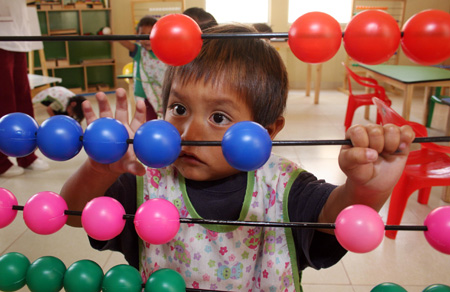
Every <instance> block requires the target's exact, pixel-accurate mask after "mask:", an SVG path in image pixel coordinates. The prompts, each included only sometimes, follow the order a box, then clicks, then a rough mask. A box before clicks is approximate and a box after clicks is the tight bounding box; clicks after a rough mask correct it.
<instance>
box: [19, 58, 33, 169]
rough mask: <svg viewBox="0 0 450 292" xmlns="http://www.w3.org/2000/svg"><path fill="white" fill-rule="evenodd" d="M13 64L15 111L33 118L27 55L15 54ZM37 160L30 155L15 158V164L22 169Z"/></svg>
mask: <svg viewBox="0 0 450 292" xmlns="http://www.w3.org/2000/svg"><path fill="white" fill-rule="evenodd" d="M14 54H15V64H14V92H15V97H16V111H18V112H22V113H25V114H27V115H29V116H31V117H33V118H34V109H33V103H32V102H31V90H30V83H29V81H28V75H27V74H28V73H27V54H26V53H19V52H16V53H14ZM36 159H37V156H36V154H34V152H33V153H31V154H30V155H27V156H25V157H20V158H17V164H18V165H19V166H21V167H23V168H26V167H28V166H30V165H31V164H32V163H33V162H34V161H35V160H36Z"/></svg>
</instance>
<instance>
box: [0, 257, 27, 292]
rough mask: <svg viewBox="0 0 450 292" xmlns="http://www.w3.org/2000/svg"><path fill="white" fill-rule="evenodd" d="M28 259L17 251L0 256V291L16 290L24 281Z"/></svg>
mask: <svg viewBox="0 0 450 292" xmlns="http://www.w3.org/2000/svg"><path fill="white" fill-rule="evenodd" d="M29 266H30V261H29V260H28V258H27V257H26V256H24V255H23V254H21V253H18V252H10V253H7V254H4V255H2V256H0V291H17V290H19V289H20V288H22V287H23V286H25V283H26V275H27V270H28V267H29Z"/></svg>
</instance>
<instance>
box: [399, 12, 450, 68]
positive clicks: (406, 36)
mask: <svg viewBox="0 0 450 292" xmlns="http://www.w3.org/2000/svg"><path fill="white" fill-rule="evenodd" d="M402 49H403V51H404V53H405V55H406V56H407V57H408V58H409V59H411V60H412V61H414V62H416V63H418V64H422V65H434V64H438V63H441V62H443V61H445V60H447V59H448V58H450V14H449V13H447V12H444V11H441V10H435V9H431V10H424V11H422V12H419V13H417V14H415V15H413V16H412V17H411V18H410V19H408V21H407V22H406V23H405V25H403V37H402Z"/></svg>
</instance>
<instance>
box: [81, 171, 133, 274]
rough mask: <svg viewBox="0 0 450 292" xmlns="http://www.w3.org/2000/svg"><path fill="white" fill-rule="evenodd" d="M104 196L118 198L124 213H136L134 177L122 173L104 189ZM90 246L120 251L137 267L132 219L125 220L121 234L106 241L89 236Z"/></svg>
mask: <svg viewBox="0 0 450 292" xmlns="http://www.w3.org/2000/svg"><path fill="white" fill-rule="evenodd" d="M105 196H108V197H112V198H114V199H116V200H118V201H119V202H120V203H121V204H122V205H123V207H124V208H125V212H126V214H135V213H136V177H135V176H134V175H131V174H123V175H121V176H120V177H119V179H118V180H117V181H116V182H115V183H114V184H113V185H112V186H111V187H110V188H109V189H108V190H107V191H106V193H105ZM89 241H90V244H91V246H92V247H93V248H94V249H97V250H112V251H118V252H121V253H122V254H123V255H124V256H125V259H126V260H127V262H128V263H129V264H130V265H131V266H133V267H135V268H136V269H139V241H138V235H137V233H136V229H135V228H134V224H133V220H127V221H126V223H125V227H124V229H123V231H122V233H121V234H119V235H118V236H116V237H115V238H113V239H111V240H108V241H99V240H95V239H93V238H91V237H89Z"/></svg>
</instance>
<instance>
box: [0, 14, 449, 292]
mask: <svg viewBox="0 0 450 292" xmlns="http://www.w3.org/2000/svg"><path fill="white" fill-rule="evenodd" d="M370 23H372V24H373V23H376V24H377V26H378V29H376V30H372V29H370V28H369V26H370V25H369V24H370ZM313 27H316V28H317V27H318V28H319V29H318V30H315V29H313ZM430 27H433V30H432V31H430V30H429V28H430ZM449 31H450V15H449V14H448V13H445V12H442V11H437V10H427V11H423V12H420V13H418V14H416V15H414V16H413V17H411V18H410V19H409V20H408V21H407V22H406V23H405V25H404V27H403V31H402V32H400V30H399V28H398V26H397V23H396V22H395V20H393V18H391V17H390V16H389V15H388V14H386V13H384V12H381V11H376V10H372V11H365V12H362V13H359V14H358V15H356V16H355V17H354V18H353V19H352V20H351V21H350V22H349V24H348V26H347V28H346V30H345V32H344V33H343V32H341V30H340V27H339V24H338V23H337V22H336V21H335V20H334V19H333V18H331V17H330V16H328V15H326V14H324V13H319V12H313V13H308V14H305V15H304V16H301V17H299V18H298V19H297V21H295V22H294V23H293V25H292V27H291V28H290V30H289V33H266V34H258V33H254V34H221V35H214V34H202V33H201V31H200V29H199V28H198V26H197V25H196V24H195V23H194V22H193V21H192V20H191V19H189V18H187V17H185V16H183V15H178V14H173V15H167V16H165V17H163V18H161V20H160V21H159V22H158V23H157V25H155V27H154V28H153V30H152V33H151V35H150V36H114V35H102V36H60V37H54V36H52V37H0V41H43V40H46V41H61V40H69V41H96V40H140V39H147V38H148V37H150V40H151V41H152V47H153V50H154V52H155V54H156V55H157V56H158V58H159V59H161V60H162V61H164V62H165V63H167V64H170V65H174V66H179V65H184V64H187V63H189V62H190V61H192V60H193V59H194V58H195V57H196V56H197V54H198V53H199V51H200V49H201V46H202V39H206V38H239V37H242V38H249V37H255V38H273V37H281V38H288V43H289V46H290V48H291V50H292V52H293V53H294V55H296V56H297V57H298V58H299V59H300V60H301V61H304V62H307V63H321V62H325V61H327V60H329V59H330V58H332V57H333V56H334V55H335V54H336V52H337V50H338V49H339V47H340V43H341V40H342V39H343V41H344V46H345V49H346V51H347V53H348V54H349V55H350V57H352V58H353V59H354V60H355V61H357V62H361V63H365V64H379V63H382V62H384V61H386V60H388V59H389V58H390V57H391V56H392V55H393V54H394V53H395V51H396V49H397V48H398V46H399V44H400V43H401V46H402V48H403V50H404V52H405V54H406V55H407V56H408V57H409V58H410V59H411V60H413V61H415V62H417V63H420V64H423V65H430V64H437V63H439V62H442V61H444V60H446V59H448V58H449V57H450V45H448V44H450V42H449V40H450V34H449ZM167 36H169V37H167ZM435 42H438V43H440V46H439V47H437V48H436V47H435V46H434V45H433V44H434V43H435ZM446 44H447V46H446ZM180 50H182V51H180ZM97 121H98V122H97ZM97 121H96V122H94V123H91V124H90V128H89V127H88V129H86V132H85V133H84V135H83V136H82V131H81V127H80V126H79V125H77V124H76V123H74V121H72V120H71V119H70V118H67V117H55V118H51V119H48V120H47V121H46V122H44V123H43V124H42V126H41V127H38V126H37V123H36V122H35V121H34V120H32V119H31V118H30V117H28V116H26V115H21V114H17V113H16V114H10V115H7V116H4V117H2V119H0V138H1V139H0V150H1V151H2V152H3V153H5V154H6V155H9V156H15V157H20V156H25V155H27V154H28V153H31V152H33V151H34V150H35V149H36V147H39V149H40V150H41V151H42V152H43V153H44V155H46V156H47V157H49V158H50V159H54V160H58V161H64V160H67V159H70V158H72V157H74V156H75V155H76V154H77V153H78V152H79V151H80V149H81V147H82V146H84V147H85V150H86V152H87V154H88V155H89V156H90V157H91V158H92V159H94V160H96V161H98V162H101V163H112V162H114V161H117V160H118V159H120V158H121V157H122V155H123V153H124V151H126V149H127V148H128V146H129V144H131V143H133V147H135V148H134V149H135V151H136V154H137V156H138V158H139V159H140V160H141V161H142V162H143V163H144V164H145V165H148V166H151V167H161V166H164V165H168V164H171V163H172V162H173V160H174V159H176V157H177V155H178V154H177V153H179V150H178V149H179V148H180V147H181V145H193V146H222V148H223V152H224V156H225V157H226V158H227V161H228V162H229V163H230V165H232V166H233V167H235V168H237V169H240V170H243V171H249V170H253V169H256V168H258V167H259V166H261V165H262V164H264V163H265V161H266V160H267V158H266V157H267V153H268V152H269V153H270V149H271V146H272V145H277V146H283V145H348V144H349V143H350V142H349V141H348V140H323V141H279V142H277V141H275V142H271V141H267V136H266V133H264V131H263V129H262V130H261V129H260V128H261V127H260V126H259V125H255V124H254V123H242V124H236V127H230V131H229V132H227V133H226V135H225V136H224V140H222V142H219V141H202V142H200V141H181V139H180V138H179V136H177V135H176V133H171V132H173V129H172V128H171V126H170V125H168V124H167V123H164V122H163V121H154V122H148V123H146V124H144V125H143V126H142V128H141V129H139V130H138V132H137V133H136V136H137V137H135V138H134V139H133V140H130V139H129V138H128V136H127V134H126V131H125V132H124V131H123V128H122V127H123V125H120V123H117V121H113V120H111V119H99V120H97ZM17 126H18V127H19V130H18V131H15V130H14V129H15V128H17ZM59 127H62V129H63V131H64V133H65V134H68V136H69V137H68V138H61V137H57V135H56V132H57V130H56V129H59ZM105 129H106V130H107V131H109V132H110V133H112V134H113V136H115V137H114V138H113V140H109V141H107V143H110V144H111V145H113V144H114V146H115V147H112V149H111V150H110V151H98V147H96V145H95V144H96V142H97V141H95V140H96V138H97V137H99V135H98V133H100V132H102V131H104V130H105ZM249 129H250V130H249ZM155 132H156V133H158V134H157V135H156V134H154V133H155ZM247 132H251V133H257V134H256V135H250V136H251V137H250V139H247V138H245V139H243V137H244V136H245V135H248V134H247ZM161 133H163V135H161ZM243 133H244V134H243ZM140 135H142V137H145V138H146V139H148V138H149V137H153V139H154V141H152V143H151V144H152V145H153V144H154V145H156V146H157V147H160V148H158V149H161V150H162V149H166V150H167V151H166V152H165V155H158V156H161V157H162V158H161V157H153V156H152V155H151V153H150V154H149V153H146V152H145V151H144V150H143V149H140V147H139V144H140V143H139V139H140ZM152 135H153V136H152ZM157 136H158V137H161V136H163V138H162V140H160V141H159V140H158V139H156V137H157ZM166 137H169V138H167V139H166ZM52 139H59V140H58V143H63V145H64V147H59V148H61V149H62V151H61V150H60V149H55V148H53V147H52V145H51V144H56V143H53V140H52ZM255 139H257V140H258V141H263V142H262V143H258V144H261V145H263V146H261V147H257V148H255V147H254V144H255V143H254V141H255ZM244 140H246V141H253V142H250V143H249V145H248V148H247V146H246V147H241V146H242V143H243V142H244ZM269 140H270V138H269ZM449 140H450V139H449V137H429V138H424V139H416V141H415V142H416V143H426V142H427V141H428V142H438V141H440V142H442V141H449ZM46 141H47V142H46ZM118 141H119V142H120V143H117V142H118ZM238 143H240V144H239V147H236V146H233V145H238ZM60 145H61V144H60ZM136 145H137V146H136ZM237 148H243V149H245V148H247V151H250V152H242V153H240V152H239V151H238V150H240V149H237ZM124 149H125V150H124ZM227 149H228V150H227ZM249 149H250V150H249ZM103 152H106V155H103V154H104V153H103ZM249 153H255V157H249ZM119 205H120V203H119ZM119 205H117V202H115V201H114V200H109V199H108V198H105V197H104V198H97V199H94V200H92V201H91V202H89V203H88V204H87V205H86V207H85V209H84V210H83V211H82V212H77V211H71V210H67V205H66V204H65V202H64V201H63V200H62V199H61V197H60V196H59V195H58V194H55V193H52V192H40V193H38V194H36V195H34V196H33V197H31V198H30V199H29V200H28V201H27V203H26V204H25V205H24V206H19V205H18V204H17V200H16V199H15V197H14V195H13V194H12V193H11V192H9V191H8V190H6V189H0V209H2V213H1V214H2V215H1V217H0V223H1V224H0V227H1V228H3V227H5V226H7V225H8V224H9V223H11V222H12V221H13V220H14V218H15V216H16V213H17V211H18V210H23V212H24V220H25V222H26V224H27V226H28V227H29V228H30V229H31V230H32V231H34V232H36V233H38V234H50V233H53V232H56V231H57V230H59V229H60V228H61V227H62V226H63V225H64V224H65V222H66V220H67V216H82V221H84V222H85V223H83V227H84V228H85V230H86V232H87V233H88V234H89V235H90V236H92V237H93V238H97V239H101V240H106V239H108V238H112V237H111V236H113V237H114V236H115V235H116V234H117V232H119V233H120V231H121V230H122V228H123V226H122V225H123V224H124V221H125V220H134V222H135V226H136V229H137V232H138V234H139V236H141V237H142V238H143V239H144V240H145V241H147V242H149V243H153V244H161V243H164V242H167V241H170V240H171V238H172V237H173V235H174V232H175V233H176V230H177V228H178V227H179V224H180V223H190V224H220V225H226V224H229V225H249V226H272V227H279V228H321V229H335V233H336V237H337V238H338V240H339V241H340V243H341V245H342V246H344V247H345V248H346V249H348V250H349V251H353V252H368V251H370V250H373V249H374V248H376V247H377V246H378V245H379V243H380V242H381V240H382V237H383V231H384V230H388V229H390V230H415V231H423V232H424V234H425V237H426V239H427V240H428V242H429V243H430V245H432V246H433V247H434V248H435V249H437V250H439V251H441V252H443V253H446V254H450V237H449V236H448V234H450V232H449V228H450V208H449V207H440V208H437V209H435V210H433V211H432V212H431V213H430V214H429V215H428V216H427V218H426V220H425V223H424V225H423V226H392V225H391V226H384V224H383V223H382V221H381V218H380V217H379V215H378V214H377V213H376V212H375V213H374V211H373V210H368V209H366V208H367V207H365V206H358V205H355V206H350V207H348V208H347V209H345V210H343V211H342V212H341V214H340V215H339V216H338V218H337V220H336V222H335V223H329V224H317V223H308V222H304V223H279V222H242V221H241V222H239V221H223V220H199V219H188V218H179V214H178V211H177V209H176V208H175V207H174V206H173V205H171V203H168V202H167V201H163V200H158V199H157V200H150V201H148V202H147V203H145V204H143V205H141V208H140V209H139V210H138V211H137V213H136V214H124V211H123V210H122V209H123V207H122V209H121V206H119ZM103 208H106V209H103ZM369 209H370V208H369ZM103 211H106V214H114V216H111V217H110V216H104V217H102V216H101V214H105V212H103ZM362 214H364V215H362ZM83 217H84V219H83ZM108 220H110V221H108ZM152 220H157V223H158V225H160V226H159V227H161V229H158V230H155V229H154V227H153V228H149V227H148V226H149V224H142V222H146V223H147V222H152ZM356 221H362V222H364V224H363V227H357V226H356V225H357V224H356V223H355V222H356ZM98 222H102V223H101V226H112V227H114V228H111V229H110V228H107V229H106V230H105V229H104V228H102V229H101V228H99V227H98V226H97V225H96V224H97V223H98ZM349 222H350V224H349ZM154 225H155V224H153V226H154ZM369 226H370V228H368V227H369ZM356 228H360V230H358V232H363V233H364V234H365V236H363V237H364V238H365V240H364V242H361V240H355V239H354V237H353V235H354V234H355V230H356ZM369 230H371V231H369ZM366 239H367V240H366ZM27 261H28V260H27V259H26V258H24V257H23V256H22V255H20V254H16V253H11V254H6V255H3V256H2V257H0V269H1V267H11V263H19V265H20V267H18V268H17V269H16V271H18V272H17V273H16V274H15V273H12V274H8V275H7V276H6V279H3V278H0V279H1V280H2V281H0V284H1V285H2V286H1V287H0V289H4V290H5V291H15V290H17V289H20V288H21V287H22V286H23V285H25V281H26V282H27V285H29V287H35V288H34V289H36V291H37V289H39V288H38V287H39V286H40V285H42V282H45V281H47V284H48V287H46V288H45V289H47V290H46V291H58V290H59V289H61V288H62V285H63V284H62V283H63V278H64V284H66V283H65V281H66V280H65V279H69V280H67V281H68V282H71V281H72V282H80V279H81V278H82V277H83V275H85V274H86V273H85V272H84V271H85V270H90V271H91V272H89V274H96V275H100V274H99V272H98V268H97V267H96V266H95V263H93V262H89V261H84V262H83V263H81V261H80V262H77V263H74V265H72V266H71V267H69V269H67V270H66V269H65V267H62V266H61V265H60V264H59V263H58V260H57V259H56V260H55V258H51V257H44V258H40V259H38V260H36V261H35V262H34V263H33V264H30V263H29V261H28V262H27ZM75 264H76V265H75ZM49 266H52V267H54V266H59V268H58V269H57V270H56V271H55V270H53V274H55V275H56V276H57V277H56V278H57V280H55V282H51V281H48V279H47V278H40V277H39V276H35V275H39V274H40V272H39V270H40V271H41V272H42V271H43V270H45V272H48V270H49V268H48V267H49ZM126 267H127V266H118V267H117V268H116V267H114V268H113V269H114V270H113V269H111V270H110V271H109V272H108V273H106V275H105V277H104V278H103V289H108V291H123V290H121V289H123V286H120V285H119V284H118V282H120V281H122V280H124V278H126V279H125V280H126V281H125V282H127V285H128V284H129V285H130V286H129V287H132V288H130V290H129V291H141V289H142V287H143V286H142V283H141V282H140V281H141V280H140V279H139V280H136V278H139V277H140V276H139V274H138V275H137V276H138V277H136V273H135V272H134V271H131V270H129V268H126ZM29 271H31V272H29ZM74 271H75V272H74ZM161 272H163V273H168V274H169V275H170V276H168V277H169V278H170V279H171V281H174V282H176V285H174V287H172V288H170V289H172V290H167V291H184V290H186V291H205V290H201V289H196V288H193V289H189V288H185V283H184V282H183V280H182V279H181V280H180V281H178V280H172V279H174V278H176V277H177V276H176V274H173V273H171V271H165V270H161ZM26 273H30V274H31V276H30V277H28V275H27V277H26V280H25V276H24V275H25V274H26ZM64 274H65V275H64ZM112 274H121V275H124V277H118V278H116V277H114V276H111V275H112ZM156 274H157V272H155V273H154V275H156ZM161 274H162V273H161ZM58 275H59V277H58ZM67 275H71V276H67ZM72 275H73V276H72ZM0 277H1V276H0ZM93 277H95V281H94V282H96V284H95V285H97V286H96V289H98V290H96V291H99V289H100V288H99V284H98V283H99V282H102V279H101V278H102V277H103V275H100V276H93ZM154 278H156V279H154ZM154 278H152V277H150V278H149V280H148V281H147V284H146V285H144V287H145V291H163V290H161V287H162V286H156V287H157V288H154V287H153V288H152V287H151V286H152V282H164V281H165V280H160V279H158V278H157V277H156V276H155V277H154ZM108 279H109V280H108ZM166 281H167V280H166ZM50 282H51V283H50ZM105 283H106V284H105ZM84 284H85V283H84ZM67 285H68V287H71V288H73V289H74V290H73V291H80V290H81V289H83V290H85V289H86V288H85V286H84V287H78V288H75V287H74V286H70V285H75V284H67ZM105 285H106V286H105ZM108 285H110V286H108ZM157 285H163V284H162V283H159V284H157ZM382 285H384V284H382ZM386 285H388V284H386ZM50 286H51V288H50ZM114 287H115V288H114ZM377 287H378V286H377ZM377 287H375V288H374V290H372V291H376V290H375V289H376V288H377ZM380 287H381V286H380ZM51 289H52V290H51ZM76 289H78V290H76ZM113 289H118V290H113ZM133 289H134V290H133ZM152 289H155V290H152ZM379 291H381V290H379ZM398 291H401V290H398Z"/></svg>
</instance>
